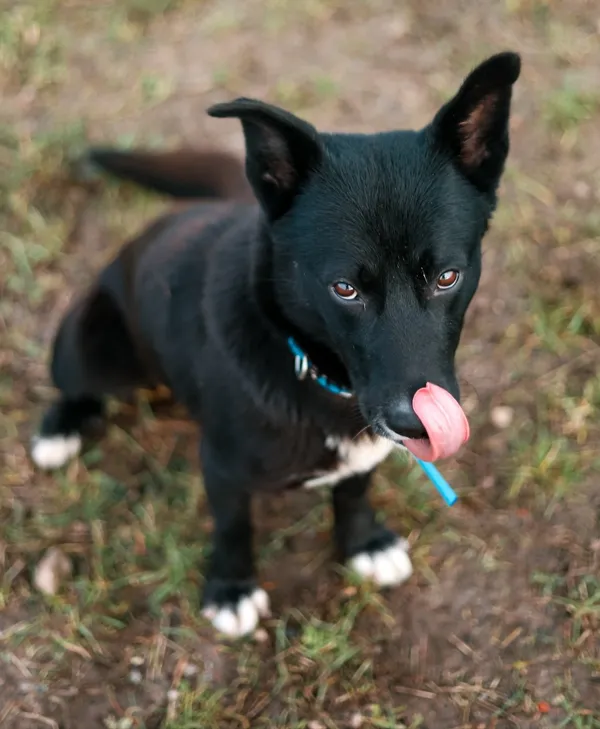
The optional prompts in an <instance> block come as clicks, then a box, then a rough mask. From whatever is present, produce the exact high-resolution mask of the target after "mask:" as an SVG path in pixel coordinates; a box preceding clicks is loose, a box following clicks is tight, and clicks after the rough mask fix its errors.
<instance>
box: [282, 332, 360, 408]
mask: <svg viewBox="0 0 600 729" xmlns="http://www.w3.org/2000/svg"><path fill="white" fill-rule="evenodd" d="M287 343H288V347H289V348H290V352H291V353H292V354H293V355H294V372H295V373H296V377H297V378H298V379H299V380H303V379H304V378H305V377H306V375H309V376H310V378H311V379H313V380H314V381H315V382H316V383H317V384H318V385H321V387H322V388H323V389H324V390H327V391H328V392H331V393H332V394H334V395H339V396H340V397H352V395H353V393H352V392H351V391H350V390H346V388H344V387H340V386H339V385H336V384H334V383H333V382H331V380H329V379H328V378H327V377H326V376H325V375H321V374H319V371H318V370H317V368H316V367H315V366H314V365H313V363H312V362H311V361H310V360H309V359H308V356H307V355H306V352H304V351H303V350H302V349H300V347H299V346H298V344H297V343H296V341H295V340H294V339H293V338H292V337H288V340H287Z"/></svg>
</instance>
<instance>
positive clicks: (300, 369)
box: [294, 354, 308, 380]
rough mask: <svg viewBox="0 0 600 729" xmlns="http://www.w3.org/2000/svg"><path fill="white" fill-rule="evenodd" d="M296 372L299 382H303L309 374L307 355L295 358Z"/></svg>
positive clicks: (299, 355)
mask: <svg viewBox="0 0 600 729" xmlns="http://www.w3.org/2000/svg"><path fill="white" fill-rule="evenodd" d="M294 372H295V373H296V377H297V378H298V379H299V380H303V379H304V378H305V377H306V375H307V374H308V357H307V356H306V355H305V354H297V355H296V356H295V357H294Z"/></svg>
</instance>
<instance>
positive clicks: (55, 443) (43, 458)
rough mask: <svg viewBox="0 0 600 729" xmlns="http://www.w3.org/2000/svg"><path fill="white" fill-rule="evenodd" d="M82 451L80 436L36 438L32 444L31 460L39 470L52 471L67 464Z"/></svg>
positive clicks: (40, 436) (41, 436) (39, 436)
mask: <svg viewBox="0 0 600 729" xmlns="http://www.w3.org/2000/svg"><path fill="white" fill-rule="evenodd" d="M80 450H81V438H80V436H79V435H77V434H74V435H68V436H64V435H51V436H43V435H38V436H36V437H35V438H34V439H33V441H32V443H31V460H32V461H33V462H34V463H35V465H36V466H37V467H38V468H43V469H44V470H47V471H51V470H54V469H55V468H60V467H61V466H64V465H65V463H67V462H68V461H70V460H71V459H72V458H75V456H76V455H77V454H78V453H79V451H80Z"/></svg>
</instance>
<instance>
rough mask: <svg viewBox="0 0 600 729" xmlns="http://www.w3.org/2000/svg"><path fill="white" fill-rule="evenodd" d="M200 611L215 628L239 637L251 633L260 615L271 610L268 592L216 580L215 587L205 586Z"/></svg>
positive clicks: (263, 616) (265, 614) (267, 614)
mask: <svg viewBox="0 0 600 729" xmlns="http://www.w3.org/2000/svg"><path fill="white" fill-rule="evenodd" d="M207 592H208V593H209V594H208V595H206V596H205V600H204V602H205V607H204V609H203V611H202V614H203V615H204V617H205V618H208V620H210V621H211V623H212V624H213V627H214V628H215V630H217V631H218V632H219V633H223V635H226V636H228V637H230V638H241V637H242V636H244V635H248V634H249V633H252V632H253V631H254V630H255V629H256V627H257V626H258V623H259V621H260V619H261V618H268V617H269V616H270V614H271V610H270V606H269V596H268V595H267V593H266V592H265V591H264V590H263V589H261V588H260V587H257V586H256V585H252V586H247V585H245V586H243V587H237V586H235V585H228V584H225V583H222V584H220V585H219V586H218V587H217V588H216V589H214V588H213V589H211V585H210V583H209V585H208V586H207Z"/></svg>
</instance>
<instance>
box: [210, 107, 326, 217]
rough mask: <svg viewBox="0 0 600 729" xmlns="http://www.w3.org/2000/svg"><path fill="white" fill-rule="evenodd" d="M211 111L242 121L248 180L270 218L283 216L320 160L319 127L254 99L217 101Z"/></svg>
mask: <svg viewBox="0 0 600 729" xmlns="http://www.w3.org/2000/svg"><path fill="white" fill-rule="evenodd" d="M208 114H209V115H210V116H214V117H218V118H228V117H235V118H237V119H239V120H240V121H241V122H242V127H243V130H244V137H245V139H246V175H247V176H248V180H249V181H250V184H251V185H252V188H253V190H254V193H255V195H256V196H257V198H258V200H259V202H260V203H261V205H262V206H263V209H264V210H265V212H266V213H267V215H268V216H269V218H270V219H272V220H273V219H275V218H278V217H280V216H281V215H283V214H284V213H285V212H286V211H287V210H288V209H289V207H290V206H291V204H292V201H293V199H294V196H295V195H296V194H297V192H298V191H299V189H300V188H301V186H302V185H303V184H304V183H305V182H306V180H307V178H308V176H309V175H310V173H311V172H312V171H313V170H314V169H315V168H316V167H317V166H318V165H319V162H320V161H321V156H322V146H321V142H320V139H319V134H318V132H317V130H316V129H315V128H314V127H313V126H312V125H311V124H309V123H308V122H305V121H303V120H302V119H299V118H298V117H296V116H294V115H293V114H290V113H289V112H287V111H284V110H283V109H279V108H278V107H276V106H271V105H270V104H265V103H263V102H261V101H255V100H253V99H244V98H240V99H236V100H235V101H231V102H229V103H225V104H216V105H215V106H211V107H210V108H209V109H208Z"/></svg>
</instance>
